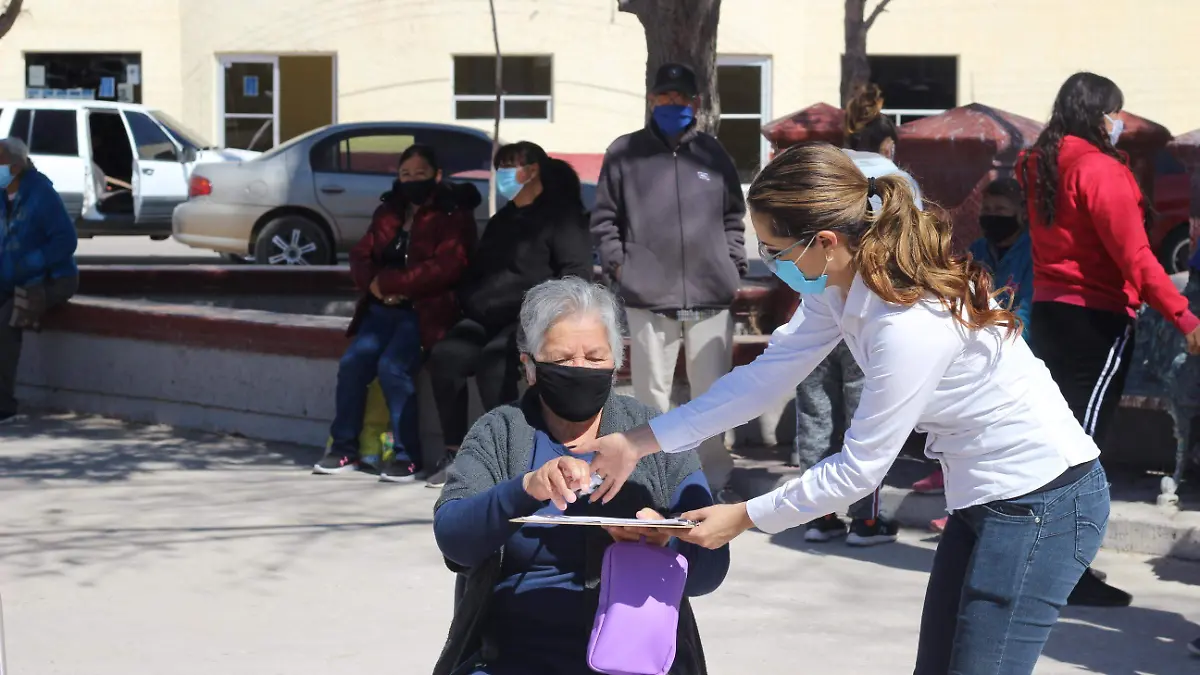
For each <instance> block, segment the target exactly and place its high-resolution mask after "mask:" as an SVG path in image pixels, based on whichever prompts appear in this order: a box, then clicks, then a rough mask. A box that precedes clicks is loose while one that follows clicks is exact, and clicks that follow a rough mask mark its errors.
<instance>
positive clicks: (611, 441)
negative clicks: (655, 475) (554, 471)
mask: <svg viewBox="0 0 1200 675" xmlns="http://www.w3.org/2000/svg"><path fill="white" fill-rule="evenodd" d="M660 449H661V448H660V447H659V445H658V439H656V438H655V437H654V432H653V431H651V430H650V427H649V426H640V427H638V428H636V429H633V430H632V431H627V432H625V433H623V434H609V435H607V436H601V437H600V438H597V439H596V440H594V441H588V442H585V443H580V444H579V445H577V446H575V447H573V448H571V452H573V453H575V454H577V455H584V454H588V453H592V452H594V453H596V456H595V457H593V458H592V471H594V472H596V473H597V474H599V475H600V477H601V478H603V479H604V482H603V483H601V484H600V487H598V488H596V491H595V492H593V493H592V501H593V502H595V501H599V500H601V499H603V500H604V503H605V504H607V503H608V502H609V501H610V500H612V498H613V497H615V496H617V493H618V492H620V491H621V486H622V485H624V484H625V481H626V480H627V479H628V478H629V474H631V473H633V468H634V467H635V466H637V463H638V460H639V459H641V458H642V457H646V456H648V455H652V454H654V453H656V452H658V451H659V450H660Z"/></svg>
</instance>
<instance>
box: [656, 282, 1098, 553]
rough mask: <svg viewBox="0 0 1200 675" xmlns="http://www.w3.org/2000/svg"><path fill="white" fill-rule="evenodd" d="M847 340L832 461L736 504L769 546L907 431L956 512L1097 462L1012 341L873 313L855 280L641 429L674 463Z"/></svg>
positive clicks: (871, 476) (893, 448)
mask: <svg viewBox="0 0 1200 675" xmlns="http://www.w3.org/2000/svg"><path fill="white" fill-rule="evenodd" d="M838 340H845V342H846V346H847V347H848V348H849V349H850V352H851V354H853V355H854V359H855V360H856V361H857V362H858V364H859V366H860V367H861V368H862V371H863V374H864V376H865V381H864V384H863V391H862V398H861V399H860V400H859V404H858V410H857V411H855V413H854V418H853V420H852V421H851V423H850V428H849V429H848V430H847V431H846V436H845V442H844V444H843V446H842V451H841V452H840V453H838V454H836V455H833V456H830V457H828V458H827V459H825V460H824V461H822V462H820V463H819V464H817V465H816V466H813V467H812V468H811V469H809V470H808V471H806V472H805V473H804V475H802V476H800V477H798V478H794V479H792V480H790V481H788V482H787V483H786V484H785V485H783V486H781V487H780V488H779V489H777V490H775V491H774V492H771V493H769V494H765V495H762V496H761V497H757V498H755V499H752V500H750V501H749V502H748V503H747V509H748V511H749V514H750V518H751V519H752V520H753V521H754V524H755V526H756V527H758V528H759V529H761V530H763V531H765V532H769V533H774V532H779V531H782V530H785V529H787V528H789V527H795V526H797V525H801V524H803V523H806V522H808V521H810V520H814V519H816V518H819V517H821V516H823V515H825V514H827V513H834V512H838V511H840V510H842V509H844V508H846V507H847V506H849V505H850V504H852V503H854V502H855V501H857V500H858V499H860V498H861V497H863V496H864V495H866V494H868V493H869V492H871V491H872V490H874V489H875V487H876V486H878V485H879V484H880V483H881V482H882V481H883V478H884V475H885V474H886V473H887V471H888V469H889V468H890V467H891V465H892V463H893V462H894V461H895V460H896V457H897V456H898V455H899V454H900V449H901V448H902V447H903V445H904V442H905V440H906V439H907V438H908V436H909V434H910V433H911V432H912V431H913V429H917V430H918V431H922V432H925V433H927V434H928V435H929V436H928V438H929V440H928V442H927V444H926V447H925V454H926V455H928V456H929V457H930V458H932V459H936V460H938V461H940V462H941V464H942V469H943V471H944V473H945V480H946V504H947V506H948V507H949V508H950V510H952V511H953V510H956V509H963V508H966V507H968V506H974V505H976V504H983V503H987V502H991V501H995V500H998V499H1010V498H1012V497H1017V496H1020V495H1023V494H1027V493H1029V492H1032V491H1033V490H1036V489H1037V488H1039V487H1041V486H1043V485H1045V484H1047V483H1049V482H1050V481H1052V480H1053V479H1054V478H1056V477H1057V476H1058V475H1059V474H1061V473H1062V472H1063V471H1065V470H1067V469H1068V468H1070V467H1072V466H1076V465H1078V464H1082V463H1083V462H1086V461H1089V460H1092V459H1095V458H1096V457H1098V456H1099V455H1100V451H1099V449H1098V448H1097V447H1096V444H1095V443H1094V442H1093V441H1092V439H1091V437H1089V436H1088V435H1087V434H1086V433H1084V431H1083V429H1082V428H1081V427H1080V426H1079V423H1078V422H1076V420H1075V417H1074V416H1073V415H1072V414H1071V410H1070V408H1068V407H1067V403H1066V401H1065V400H1064V399H1063V397H1062V394H1061V393H1060V392H1059V389H1058V386H1057V385H1056V384H1055V383H1054V380H1053V379H1051V377H1050V371H1049V370H1047V369H1046V367H1045V365H1043V364H1042V362H1041V361H1039V360H1038V359H1037V358H1035V357H1034V356H1033V353H1032V352H1030V351H1029V347H1028V346H1026V344H1025V341H1024V340H1023V339H1021V338H1020V337H1016V336H1014V337H1013V338H1007V337H1005V331H1004V330H1003V329H997V328H989V329H985V330H980V331H971V330H968V329H966V328H964V327H963V326H961V325H960V324H959V323H958V322H956V321H954V320H953V318H952V317H951V315H950V313H949V312H948V311H947V309H946V308H945V307H944V306H943V305H942V304H941V302H940V301H937V300H933V299H929V300H925V301H921V302H918V303H917V304H915V305H913V306H911V307H902V306H900V305H895V304H889V303H887V302H884V301H883V300H882V299H881V298H880V297H879V296H878V295H876V294H875V293H874V292H872V291H871V290H870V289H868V288H867V287H866V285H865V284H864V283H863V281H862V278H861V277H856V278H855V280H854V283H853V285H852V286H851V288H850V291H849V293H848V294H846V296H845V298H844V299H843V294H842V291H841V290H839V289H837V288H833V287H830V288H827V289H826V290H825V291H824V292H823V293H821V294H819V295H805V296H804V301H803V303H802V304H801V306H800V309H798V310H797V311H796V314H795V316H793V317H792V320H791V321H789V322H788V324H787V325H785V326H782V327H780V328H779V329H778V330H776V331H775V333H774V335H772V337H771V342H770V344H769V345H768V347H767V349H766V351H765V352H763V354H762V355H760V356H759V357H758V358H757V359H755V360H754V362H752V363H750V364H748V365H745V366H742V367H740V368H736V369H734V370H733V371H732V372H730V373H729V374H728V375H726V376H725V377H723V378H721V379H720V380H718V381H717V382H716V384H714V385H713V386H712V387H711V388H710V389H709V390H708V391H707V392H705V393H704V394H703V395H702V396H700V397H699V398H696V399H695V400H693V401H692V402H691V403H688V404H687V405H685V406H683V407H680V408H677V409H675V410H673V411H671V412H669V413H667V414H665V415H662V416H661V417H657V418H655V419H654V420H653V421H651V423H650V426H651V429H652V430H653V431H654V436H655V438H656V439H657V440H658V442H659V444H660V445H661V447H662V449H663V451H664V452H682V451H684V450H689V449H692V448H694V447H696V446H697V445H699V444H700V442H701V441H703V440H705V439H707V438H710V437H712V436H715V435H717V434H719V433H722V432H724V431H725V430H726V429H730V428H733V427H735V426H737V425H739V424H743V423H745V422H747V421H749V420H751V419H754V418H755V417H757V416H758V415H760V414H762V412H763V411H764V408H765V407H766V406H768V405H769V404H771V403H772V402H774V401H777V400H779V399H781V398H783V397H784V396H786V395H787V394H788V393H790V392H791V391H792V390H793V389H795V387H796V384H797V383H798V382H800V381H801V380H803V379H804V378H805V377H807V376H808V374H809V373H810V372H812V370H813V368H814V367H816V365H817V364H818V363H820V361H821V360H822V359H824V358H825V357H826V356H827V355H828V354H829V352H831V351H832V350H833V348H834V347H835V346H836V345H837V343H838Z"/></svg>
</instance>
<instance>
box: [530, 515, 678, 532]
mask: <svg viewBox="0 0 1200 675" xmlns="http://www.w3.org/2000/svg"><path fill="white" fill-rule="evenodd" d="M509 522H512V523H530V524H534V525H591V526H593V527H654V528H661V529H665V530H690V529H692V528H693V527H696V526H697V525H699V524H700V523H699V522H698V521H695V520H683V519H682V518H668V519H666V520H641V519H638V518H599V517H595V516H557V515H556V516H525V517H523V518H513V519H512V520H510V521H509Z"/></svg>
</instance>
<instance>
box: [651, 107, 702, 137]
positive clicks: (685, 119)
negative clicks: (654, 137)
mask: <svg viewBox="0 0 1200 675" xmlns="http://www.w3.org/2000/svg"><path fill="white" fill-rule="evenodd" d="M650 115H651V117H653V118H654V123H655V124H656V125H658V128H659V130H661V131H662V132H663V133H664V134H666V135H668V136H678V135H679V134H682V133H683V132H684V131H685V130H686V129H687V128H688V127H689V126H691V124H692V122H694V121H695V120H696V112H695V111H694V110H692V107H691V106H690V105H674V104H669V105H656V106H654V110H653V111H652V112H651V113H650Z"/></svg>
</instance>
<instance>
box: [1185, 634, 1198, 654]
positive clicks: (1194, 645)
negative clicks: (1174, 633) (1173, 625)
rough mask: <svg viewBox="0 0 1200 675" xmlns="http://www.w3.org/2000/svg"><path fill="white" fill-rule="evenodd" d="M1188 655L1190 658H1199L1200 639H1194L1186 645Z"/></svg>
mask: <svg viewBox="0 0 1200 675" xmlns="http://www.w3.org/2000/svg"><path fill="white" fill-rule="evenodd" d="M1188 653H1190V654H1191V655H1192V656H1200V638H1196V639H1195V640H1192V641H1191V642H1189V643H1188Z"/></svg>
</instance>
